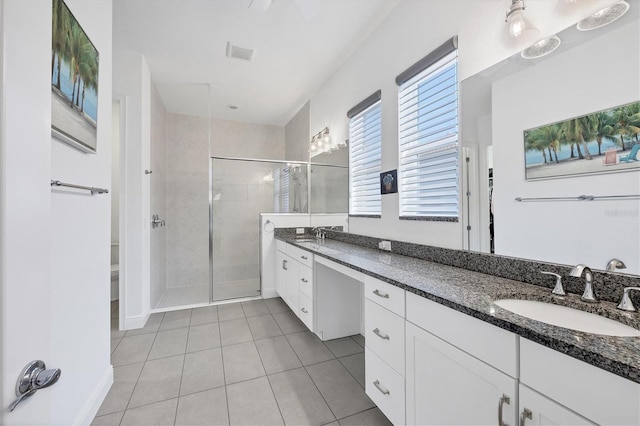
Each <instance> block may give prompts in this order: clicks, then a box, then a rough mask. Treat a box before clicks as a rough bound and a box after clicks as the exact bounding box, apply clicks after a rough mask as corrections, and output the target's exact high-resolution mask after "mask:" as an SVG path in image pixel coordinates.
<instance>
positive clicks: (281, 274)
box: [276, 241, 314, 331]
mask: <svg viewBox="0 0 640 426" xmlns="http://www.w3.org/2000/svg"><path fill="white" fill-rule="evenodd" d="M276 249H277V250H276V291H277V292H278V294H279V295H280V297H282V300H284V301H285V302H286V303H287V305H289V307H290V308H291V310H292V311H293V312H295V313H296V315H297V316H298V317H299V318H300V319H301V320H302V321H303V322H304V323H305V325H306V326H307V327H308V328H309V330H311V331H314V330H313V325H314V321H313V315H314V313H313V298H314V287H313V269H312V267H313V254H311V253H309V252H307V251H305V250H301V249H299V248H298V247H294V246H292V245H290V244H286V243H283V242H281V241H277V242H276Z"/></svg>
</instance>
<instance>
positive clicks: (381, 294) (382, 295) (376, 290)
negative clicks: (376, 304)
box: [373, 289, 389, 299]
mask: <svg viewBox="0 0 640 426" xmlns="http://www.w3.org/2000/svg"><path fill="white" fill-rule="evenodd" d="M373 294H375V295H376V296H378V297H382V298H383V299H388V298H389V293H382V292H381V291H380V290H378V289H375V290H373Z"/></svg>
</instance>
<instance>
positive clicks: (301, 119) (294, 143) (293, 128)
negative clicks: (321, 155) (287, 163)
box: [284, 102, 311, 161]
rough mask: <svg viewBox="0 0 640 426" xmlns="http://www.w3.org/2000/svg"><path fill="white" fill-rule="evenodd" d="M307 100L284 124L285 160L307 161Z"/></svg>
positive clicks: (309, 137)
mask: <svg viewBox="0 0 640 426" xmlns="http://www.w3.org/2000/svg"><path fill="white" fill-rule="evenodd" d="M310 140H311V136H310V135H309V102H306V103H305V104H304V105H303V106H302V108H300V110H299V111H298V112H297V113H296V115H294V116H293V118H292V119H291V120H289V122H288V123H287V125H286V126H284V141H285V157H284V158H285V160H291V161H309V141H310Z"/></svg>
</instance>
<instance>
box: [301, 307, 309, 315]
mask: <svg viewBox="0 0 640 426" xmlns="http://www.w3.org/2000/svg"><path fill="white" fill-rule="evenodd" d="M300 310H301V311H302V312H304V313H305V314H308V313H309V311H307V310H306V309H305V308H302V309H300Z"/></svg>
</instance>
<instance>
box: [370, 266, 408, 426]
mask: <svg viewBox="0 0 640 426" xmlns="http://www.w3.org/2000/svg"><path fill="white" fill-rule="evenodd" d="M404 293H405V292H404V290H403V289H401V288H399V287H396V286H393V285H391V284H388V283H385V282H382V281H380V280H377V279H375V278H372V277H370V276H366V277H365V279H364V297H365V299H364V307H365V308H364V323H365V380H366V384H365V390H366V392H367V395H368V396H369V398H371V400H372V401H373V402H375V404H376V405H377V406H378V408H380V410H381V411H382V412H383V413H384V414H385V415H386V416H387V418H389V420H391V422H392V423H393V424H395V425H402V424H404V423H405V380H404V375H405V358H404V351H405V331H404V328H405V320H404V312H405V300H404V298H405V294H404Z"/></svg>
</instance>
